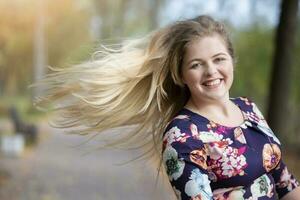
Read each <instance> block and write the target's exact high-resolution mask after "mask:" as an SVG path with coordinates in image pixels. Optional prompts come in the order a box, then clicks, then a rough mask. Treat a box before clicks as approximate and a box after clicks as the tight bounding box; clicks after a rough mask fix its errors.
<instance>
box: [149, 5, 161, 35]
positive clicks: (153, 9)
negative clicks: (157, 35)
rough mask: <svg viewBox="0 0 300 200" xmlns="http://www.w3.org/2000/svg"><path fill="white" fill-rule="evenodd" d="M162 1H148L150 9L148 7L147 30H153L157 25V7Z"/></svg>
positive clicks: (158, 7)
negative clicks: (148, 20) (148, 21)
mask: <svg viewBox="0 0 300 200" xmlns="http://www.w3.org/2000/svg"><path fill="white" fill-rule="evenodd" d="M162 3H163V2H162V1H161V0H152V1H150V2H149V4H150V9H149V19H150V23H149V30H153V29H155V28H157V27H158V23H159V21H158V19H159V9H160V7H161V4H162Z"/></svg>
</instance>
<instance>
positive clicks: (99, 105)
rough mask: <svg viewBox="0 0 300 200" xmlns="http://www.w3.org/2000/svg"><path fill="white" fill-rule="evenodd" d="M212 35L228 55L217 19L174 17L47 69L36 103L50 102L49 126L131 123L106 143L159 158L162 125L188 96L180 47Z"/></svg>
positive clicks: (96, 129)
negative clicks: (51, 116)
mask: <svg viewBox="0 0 300 200" xmlns="http://www.w3.org/2000/svg"><path fill="white" fill-rule="evenodd" d="M212 34H218V35H220V36H221V38H222V39H223V40H224V42H225V44H226V46H227V48H228V52H229V53H230V54H231V56H232V57H234V54H233V48H232V44H231V42H230V40H229V37H228V34H227V32H226V30H225V28H224V25H223V24H222V23H220V22H217V21H215V20H213V19H212V18H211V17H209V16H199V17H196V18H194V19H189V20H184V21H177V22H175V23H173V24H171V25H169V26H166V27H164V28H161V29H159V30H156V31H154V32H152V33H150V34H149V35H147V36H145V37H144V38H141V39H136V40H128V41H124V43H123V44H122V45H120V46H118V47H111V46H109V47H108V46H102V49H101V50H99V51H98V52H96V53H95V55H96V56H95V58H94V59H93V60H91V61H88V62H85V63H82V64H79V65H75V66H72V67H68V68H51V69H52V71H53V72H52V73H50V74H48V75H47V76H46V77H45V79H43V80H42V81H40V82H39V83H37V84H36V86H39V85H42V84H45V85H46V87H47V91H46V94H45V95H43V96H41V97H38V98H37V99H36V105H37V106H39V107H45V105H47V106H48V104H51V105H52V106H53V107H52V108H53V109H52V111H54V112H56V113H57V114H58V115H57V116H59V117H60V118H59V119H58V120H55V122H54V124H55V125H56V126H58V127H60V128H73V131H75V132H76V133H78V134H82V135H86V134H93V133H94V134H98V133H101V132H102V131H104V130H108V129H111V128H116V127H121V126H127V125H132V127H131V131H130V134H125V135H124V137H123V136H122V137H120V138H118V139H117V140H115V141H111V142H109V143H108V144H107V145H108V146H116V145H117V146H118V147H119V146H120V145H121V146H127V147H129V148H131V147H142V148H143V150H144V154H143V155H144V156H146V155H148V156H153V155H159V156H158V157H159V158H160V157H161V156H160V154H161V147H162V137H163V133H164V129H165V128H166V125H167V124H168V122H169V121H170V120H171V119H172V118H173V117H174V116H175V115H176V113H177V112H178V111H179V110H180V109H181V108H182V107H183V106H184V105H185V103H186V102H187V100H188V98H189V96H190V93H189V91H188V89H187V87H185V85H184V84H183V82H182V80H181V62H182V59H183V56H184V53H185V48H186V45H187V44H188V43H189V42H191V41H192V40H193V39H195V38H199V37H204V36H208V35H212Z"/></svg>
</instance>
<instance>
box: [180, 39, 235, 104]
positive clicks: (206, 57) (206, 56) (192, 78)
mask: <svg viewBox="0 0 300 200" xmlns="http://www.w3.org/2000/svg"><path fill="white" fill-rule="evenodd" d="M182 81H183V82H184V83H185V84H186V85H187V87H188V88H189V90H190V93H191V98H192V99H194V100H197V101H203V102H207V101H215V100H217V101H219V100H224V99H229V89H230V87H231V85H232V82H233V61H232V57H231V56H230V55H229V53H228V50H227V48H226V46H225V43H224V42H223V40H222V39H221V37H219V36H218V35H212V36H206V37H203V38H201V39H194V40H192V41H191V42H190V43H189V44H188V45H187V47H186V50H185V55H184V58H183V63H182Z"/></svg>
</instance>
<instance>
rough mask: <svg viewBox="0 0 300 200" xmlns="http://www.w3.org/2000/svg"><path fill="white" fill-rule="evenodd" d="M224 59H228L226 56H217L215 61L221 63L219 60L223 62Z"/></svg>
mask: <svg viewBox="0 0 300 200" xmlns="http://www.w3.org/2000/svg"><path fill="white" fill-rule="evenodd" d="M224 60H226V58H224V57H217V58H216V59H215V60H214V61H215V62H216V63H219V62H222V61H224Z"/></svg>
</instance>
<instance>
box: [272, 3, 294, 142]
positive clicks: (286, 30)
mask: <svg viewBox="0 0 300 200" xmlns="http://www.w3.org/2000/svg"><path fill="white" fill-rule="evenodd" d="M297 12H298V0H282V2H281V14H280V20H279V25H278V28H277V32H276V38H275V52H274V57H273V69H272V70H273V71H272V74H271V84H270V95H269V108H268V120H269V124H270V126H271V128H272V129H273V130H274V132H275V133H276V134H277V135H278V136H279V138H280V139H281V140H282V141H283V142H286V143H289V138H288V134H287V132H288V127H290V126H289V105H288V102H289V101H288V99H289V97H290V96H291V94H290V91H291V67H292V60H293V52H294V51H293V50H294V46H295V39H296V29H297V28H296V26H297Z"/></svg>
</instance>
